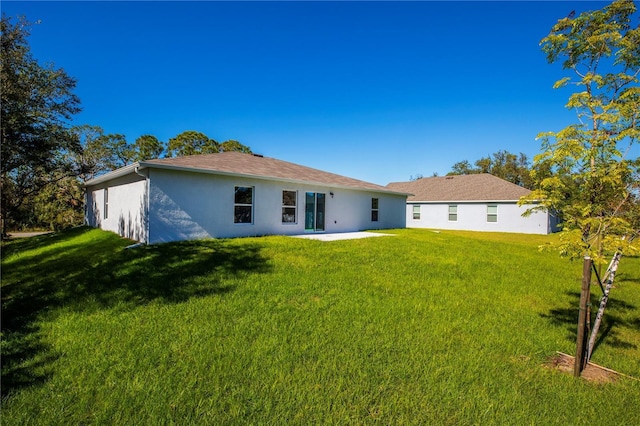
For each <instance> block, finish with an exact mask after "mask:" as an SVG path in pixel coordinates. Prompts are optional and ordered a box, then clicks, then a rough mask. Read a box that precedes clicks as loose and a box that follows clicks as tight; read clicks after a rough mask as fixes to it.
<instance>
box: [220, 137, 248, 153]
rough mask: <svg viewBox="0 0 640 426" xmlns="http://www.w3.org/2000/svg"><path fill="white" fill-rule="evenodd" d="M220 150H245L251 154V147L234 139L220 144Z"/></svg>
mask: <svg viewBox="0 0 640 426" xmlns="http://www.w3.org/2000/svg"><path fill="white" fill-rule="evenodd" d="M220 151H221V152H230V151H235V152H244V153H245V154H251V148H249V147H248V146H246V145H243V144H241V143H240V142H238V141H236V140H233V139H230V140H228V141H225V142H222V143H221V144H220Z"/></svg>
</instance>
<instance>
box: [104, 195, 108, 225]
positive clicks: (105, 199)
mask: <svg viewBox="0 0 640 426" xmlns="http://www.w3.org/2000/svg"><path fill="white" fill-rule="evenodd" d="M104 218H105V219H108V218H109V188H105V189H104Z"/></svg>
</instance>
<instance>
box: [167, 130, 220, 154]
mask: <svg viewBox="0 0 640 426" xmlns="http://www.w3.org/2000/svg"><path fill="white" fill-rule="evenodd" d="M216 152H220V144H219V143H218V142H216V141H215V140H214V139H210V138H209V137H208V136H207V135H205V134H204V133H201V132H196V131H194V130H187V131H186V132H182V133H180V134H179V135H178V136H176V137H174V138H171V139H169V145H168V146H167V157H183V156H186V155H196V154H213V153H216Z"/></svg>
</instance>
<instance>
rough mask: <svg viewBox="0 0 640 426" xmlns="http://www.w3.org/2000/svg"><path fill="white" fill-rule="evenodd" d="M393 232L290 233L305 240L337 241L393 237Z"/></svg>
mask: <svg viewBox="0 0 640 426" xmlns="http://www.w3.org/2000/svg"><path fill="white" fill-rule="evenodd" d="M393 236H395V235H394V234H382V233H379V232H340V233H335V234H302V235H292V237H293V238H304V239H306V240H318V241H339V240H357V239H360V238H371V237H393Z"/></svg>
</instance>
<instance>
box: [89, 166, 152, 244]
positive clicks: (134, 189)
mask: <svg viewBox="0 0 640 426" xmlns="http://www.w3.org/2000/svg"><path fill="white" fill-rule="evenodd" d="M146 187H147V186H146V181H145V179H144V178H143V177H142V176H139V175H136V174H131V175H126V176H123V177H120V178H117V179H113V180H111V181H108V182H105V183H102V184H99V185H95V186H92V187H88V188H86V203H85V222H86V223H87V224H88V225H89V226H93V227H96V228H101V229H104V230H105V231H112V232H115V233H116V234H118V235H120V236H122V237H125V238H129V239H132V240H135V241H145V239H146V226H145V212H146V211H145V210H146ZM105 192H106V193H107V197H108V200H107V204H106V205H105ZM105 213H107V214H106V215H105Z"/></svg>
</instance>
